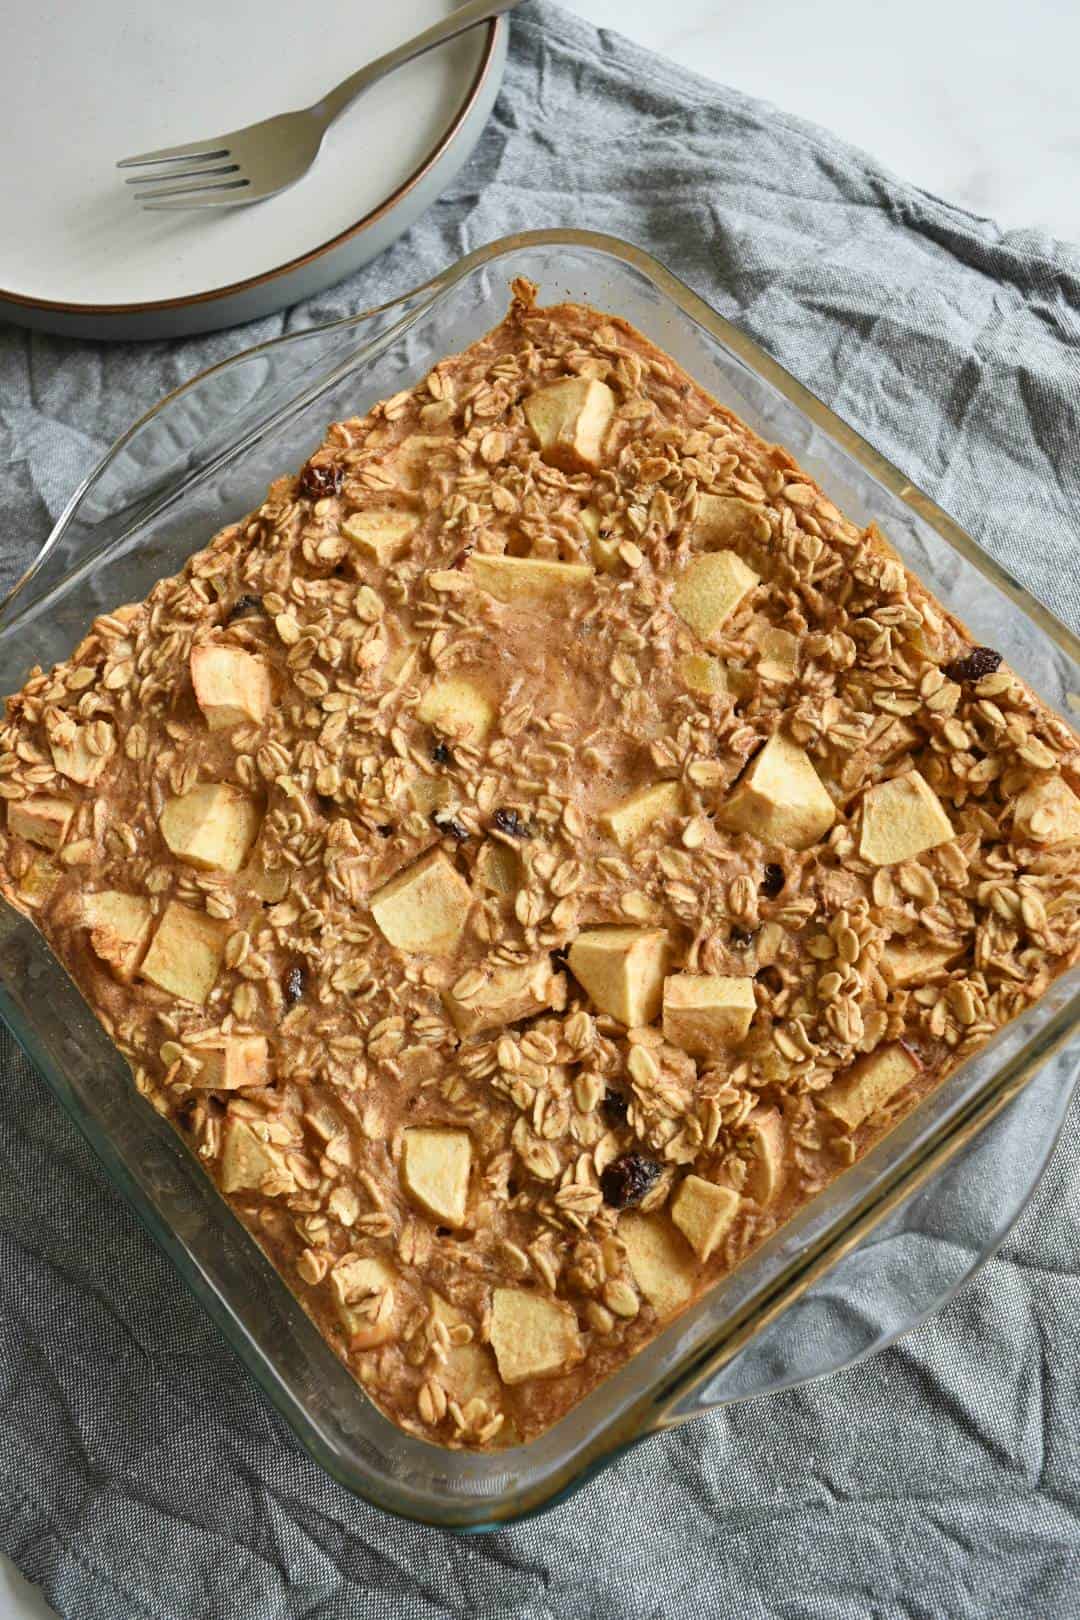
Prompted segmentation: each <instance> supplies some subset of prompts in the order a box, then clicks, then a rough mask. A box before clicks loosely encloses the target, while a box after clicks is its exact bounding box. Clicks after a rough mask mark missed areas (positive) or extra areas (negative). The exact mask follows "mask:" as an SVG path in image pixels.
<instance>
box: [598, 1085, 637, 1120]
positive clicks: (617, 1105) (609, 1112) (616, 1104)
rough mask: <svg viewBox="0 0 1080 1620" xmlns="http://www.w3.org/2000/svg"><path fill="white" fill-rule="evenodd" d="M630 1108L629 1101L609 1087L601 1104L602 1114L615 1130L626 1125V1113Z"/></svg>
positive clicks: (619, 1092)
mask: <svg viewBox="0 0 1080 1620" xmlns="http://www.w3.org/2000/svg"><path fill="white" fill-rule="evenodd" d="M629 1107H630V1102H629V1099H628V1098H626V1097H624V1096H623V1093H622V1092H621V1091H615V1090H614V1089H613V1088H612V1087H611V1086H608V1088H607V1090H606V1091H605V1092H604V1100H603V1102H602V1103H601V1104H600V1112H601V1113H602V1114H603V1116H604V1118H605V1119H606V1120H607V1122H608V1124H609V1125H611V1126H612V1127H614V1128H615V1129H618V1127H619V1126H620V1125H625V1124H626V1113H627V1109H628V1108H629Z"/></svg>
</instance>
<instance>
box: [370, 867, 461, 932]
mask: <svg viewBox="0 0 1080 1620" xmlns="http://www.w3.org/2000/svg"><path fill="white" fill-rule="evenodd" d="M471 900H472V894H471V892H470V890H469V885H468V884H467V883H466V881H465V879H464V878H463V877H462V875H461V873H460V872H459V871H458V870H457V868H456V867H454V866H452V865H451V863H450V861H449V860H448V859H447V858H446V856H445V855H444V853H443V852H442V850H441V849H437V850H433V851H432V852H431V853H430V854H428V855H424V856H422V857H421V859H420V860H418V861H416V862H414V863H413V865H412V866H407V867H406V868H405V870H404V871H403V872H399V873H398V874H397V876H396V877H392V878H391V879H390V881H389V883H385V884H384V885H383V887H382V888H381V889H379V890H377V891H376V893H375V894H374V895H372V897H371V915H372V916H373V917H374V919H375V922H376V924H377V925H378V927H379V930H380V932H381V933H382V935H383V937H384V938H385V939H386V940H388V941H389V943H390V944H391V945H396V947H397V949H398V950H399V951H414V952H415V951H424V952H426V953H428V954H429V955H432V956H439V955H444V954H449V953H450V952H451V951H453V950H455V949H456V948H457V945H458V942H459V941H460V939H461V936H462V934H463V933H464V931H465V922H466V918H467V917H468V914H469V905H470V903H471Z"/></svg>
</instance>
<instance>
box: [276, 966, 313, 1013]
mask: <svg viewBox="0 0 1080 1620" xmlns="http://www.w3.org/2000/svg"><path fill="white" fill-rule="evenodd" d="M307 978H308V976H307V968H306V967H305V966H304V964H303V963H302V962H294V963H293V965H292V967H290V968H286V969H285V975H284V977H283V979H282V981H281V988H282V991H283V993H284V996H285V1005H286V1007H295V1006H296V1003H297V1002H298V1001H299V1000H300V998H301V996H302V995H303V994H304V991H305V990H306V989H307Z"/></svg>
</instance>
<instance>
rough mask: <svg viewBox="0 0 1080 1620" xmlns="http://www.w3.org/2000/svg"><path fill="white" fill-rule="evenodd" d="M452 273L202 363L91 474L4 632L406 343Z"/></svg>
mask: <svg viewBox="0 0 1080 1620" xmlns="http://www.w3.org/2000/svg"><path fill="white" fill-rule="evenodd" d="M445 279H446V276H445V274H444V275H440V276H436V277H435V278H434V279H433V280H432V281H430V282H426V283H424V284H423V285H421V286H419V287H416V288H413V289H411V290H410V291H409V292H406V293H404V294H403V295H402V296H401V297H399V298H394V299H392V300H390V301H389V302H388V303H385V304H380V305H377V306H375V307H374V308H372V309H367V310H363V311H360V312H359V313H357V314H355V315H350V316H347V317H346V318H345V319H344V320H341V321H335V322H333V323H332V324H330V325H327V326H317V327H312V328H309V329H307V330H304V331H299V332H291V333H287V334H286V335H285V336H283V337H279V338H274V339H272V340H271V341H269V342H267V343H261V344H258V345H256V347H254V348H251V349H245V350H243V351H241V352H240V353H239V354H235V355H232V356H231V357H230V358H229V359H228V360H223V361H221V362H219V363H218V364H217V365H214V366H211V367H209V368H208V369H207V370H206V371H203V372H200V373H199V374H198V375H197V376H196V377H193V378H192V379H191V380H190V381H189V382H186V383H184V384H183V385H182V386H181V387H180V388H177V389H175V390H174V391H173V392H172V393H170V394H166V395H165V397H164V398H163V399H161V400H159V402H158V403H157V404H156V405H155V406H153V408H152V409H151V410H149V411H147V412H146V414H145V415H144V416H142V417H140V418H139V420H138V421H137V422H136V423H135V424H134V426H133V427H131V428H129V429H128V431H127V432H126V433H124V434H123V435H122V436H121V437H120V438H119V439H117V441H116V443H115V444H114V445H113V446H112V448H111V449H110V450H109V451H108V452H107V453H106V455H105V456H104V457H103V458H102V460H101V461H100V462H99V463H98V465H97V466H96V467H95V468H94V469H93V471H92V472H90V473H89V475H88V476H87V477H86V478H85V479H84V480H83V482H82V483H81V484H80V485H79V487H78V489H77V490H76V491H75V493H74V495H73V496H72V497H71V499H70V501H69V502H68V504H67V506H66V507H65V508H64V510H63V512H62V513H61V514H60V517H59V518H58V520H57V522H56V523H55V525H54V526H53V529H52V532H51V533H50V534H49V536H48V538H47V539H46V541H45V542H44V544H43V545H42V547H41V549H40V551H39V552H38V554H37V556H36V557H35V558H34V560H33V562H32V563H31V564H30V566H29V568H27V570H26V571H25V573H24V574H22V576H21V577H20V578H19V579H18V580H17V581H16V583H15V584H14V586H13V587H12V588H11V590H10V591H9V592H8V594H7V595H6V597H4V599H3V601H2V602H0V633H3V632H5V631H7V630H9V629H10V628H11V627H12V626H13V625H15V624H16V623H18V622H21V621H22V620H24V619H25V618H26V617H27V616H29V615H32V614H33V612H34V609H35V606H36V605H40V604H41V603H43V602H44V601H46V600H47V599H48V598H49V597H50V596H51V593H52V592H53V591H54V590H55V589H56V587H57V586H58V585H59V584H60V583H61V582H62V581H63V580H65V579H67V578H68V577H69V576H70V575H72V574H76V573H79V572H81V571H82V570H88V569H89V568H90V566H91V565H92V563H93V561H94V559H95V558H97V557H99V556H100V555H101V554H102V553H103V552H105V551H106V550H109V549H111V548H114V547H115V546H116V545H117V544H118V543H122V542H123V539H124V536H125V535H127V534H134V533H135V532H136V531H137V530H139V529H140V528H141V527H142V526H144V525H145V524H146V523H147V521H148V520H149V519H150V518H152V517H154V516H155V515H156V514H157V513H158V512H159V511H163V510H164V509H165V508H166V507H167V506H175V505H176V503H177V502H178V501H180V500H182V499H183V497H184V494H185V491H186V490H188V489H189V488H190V487H191V486H192V485H193V484H194V483H195V482H196V481H197V480H199V479H200V478H202V477H203V476H204V475H205V474H206V473H207V471H208V470H212V469H213V468H215V467H217V466H223V465H226V464H227V463H228V461H229V460H230V458H232V457H233V456H235V454H236V453H237V451H238V450H240V449H242V448H243V447H244V446H245V444H247V443H250V442H253V441H254V439H255V438H257V437H262V436H263V435H264V434H265V433H267V432H268V431H270V429H271V428H273V427H274V426H276V425H278V424H280V423H281V422H282V421H283V420H285V419H286V418H287V417H288V416H289V415H290V414H292V413H294V412H296V411H299V410H302V409H303V408H304V407H305V406H306V405H309V404H311V403H312V402H313V401H314V400H315V399H317V398H318V395H319V394H320V393H321V392H322V391H324V390H326V389H328V388H330V387H331V386H332V385H333V383H334V382H335V381H336V380H337V378H338V377H340V375H341V374H342V372H343V371H345V370H347V369H348V368H350V367H354V366H355V365H356V364H357V362H358V361H359V360H362V359H364V358H365V357H367V356H371V357H374V356H376V355H378V354H379V353H381V352H382V351H383V350H384V349H385V348H387V347H388V346H389V345H391V344H392V343H395V342H397V341H398V340H399V339H400V338H401V337H402V336H403V335H404V333H405V332H406V331H407V330H408V328H409V327H410V326H411V325H412V323H413V322H414V321H415V320H416V318H417V317H418V316H419V315H420V314H421V313H422V312H423V311H424V310H425V309H427V308H428V307H429V305H430V304H431V303H432V302H433V300H434V299H435V297H436V296H437V295H438V293H439V291H440V289H441V287H442V285H443V283H444V281H445Z"/></svg>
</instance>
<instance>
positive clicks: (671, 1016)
mask: <svg viewBox="0 0 1080 1620" xmlns="http://www.w3.org/2000/svg"><path fill="white" fill-rule="evenodd" d="M756 1010H757V1001H756V999H755V996H754V981H753V979H748V978H738V979H736V978H727V977H725V976H724V975H723V974H718V973H714V974H705V973H675V974H673V975H672V976H671V977H670V978H668V979H665V980H664V1037H665V1039H666V1040H669V1041H670V1042H671V1044H672V1046H679V1047H681V1048H682V1050H683V1051H684V1052H689V1053H690V1055H691V1057H711V1056H712V1055H713V1053H715V1052H717V1051H720V1050H722V1049H723V1048H725V1047H729V1046H737V1045H738V1043H739V1042H740V1041H742V1040H745V1039H746V1036H747V1034H748V1033H749V1029H750V1023H751V1020H752V1019H753V1016H754V1013H755V1012H756Z"/></svg>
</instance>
